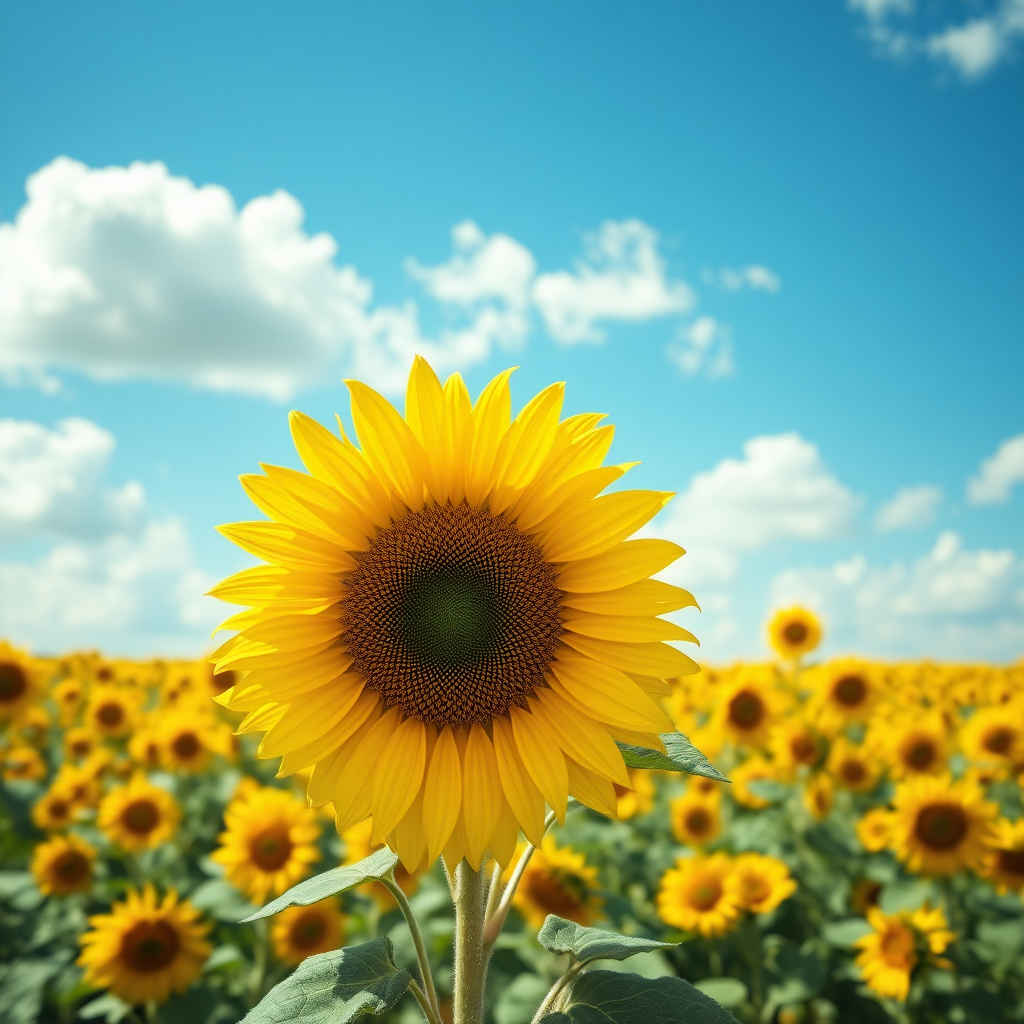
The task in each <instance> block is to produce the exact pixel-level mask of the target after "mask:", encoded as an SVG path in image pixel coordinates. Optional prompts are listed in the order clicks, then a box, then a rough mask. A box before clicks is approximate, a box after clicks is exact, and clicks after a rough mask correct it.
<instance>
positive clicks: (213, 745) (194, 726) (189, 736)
mask: <svg viewBox="0 0 1024 1024" xmlns="http://www.w3.org/2000/svg"><path fill="white" fill-rule="evenodd" d="M157 735H158V737H159V743H160V750H161V755H162V759H163V763H164V765H165V766H166V767H167V768H170V769H171V770H173V771H187V772H199V771H202V770H203V769H204V768H205V767H206V765H207V764H208V763H209V760H210V757H211V756H212V755H213V754H216V753H221V752H222V751H223V750H224V743H223V738H222V731H221V730H220V729H219V728H218V723H217V722H215V721H214V720H213V718H212V717H211V716H209V715H204V714H201V713H196V712H194V711H189V710H187V709H182V710H180V711H173V712H171V713H170V714H168V715H166V716H165V717H163V718H162V720H161V721H160V724H159V726H158V728H157Z"/></svg>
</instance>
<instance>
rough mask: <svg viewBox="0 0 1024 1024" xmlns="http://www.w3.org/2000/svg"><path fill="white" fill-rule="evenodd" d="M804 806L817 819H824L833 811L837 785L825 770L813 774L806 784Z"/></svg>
mask: <svg viewBox="0 0 1024 1024" xmlns="http://www.w3.org/2000/svg"><path fill="white" fill-rule="evenodd" d="M803 798H804V807H806V808H807V810H808V812H809V813H810V815H811V817H812V818H814V820H815V821H822V820H823V819H825V818H827V817H828V816H829V815H830V814H831V813H832V804H833V802H834V799H835V787H834V786H833V784H832V779H831V777H830V776H828V775H826V774H825V773H824V772H818V773H817V774H816V775H812V776H811V777H810V778H809V779H808V780H807V783H806V784H805V785H804V793H803Z"/></svg>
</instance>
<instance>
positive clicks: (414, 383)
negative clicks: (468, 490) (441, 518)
mask: <svg viewBox="0 0 1024 1024" xmlns="http://www.w3.org/2000/svg"><path fill="white" fill-rule="evenodd" d="M444 413H445V408H444V391H443V389H442V388H441V382H440V381H439V380H438V379H437V374H436V373H434V370H433V368H432V367H431V365H430V363H428V362H427V361H426V359H424V358H423V357H422V356H416V358H415V359H414V360H413V364H412V369H411V370H410V371H409V383H408V385H407V387H406V391H405V420H406V422H407V423H408V424H409V429H410V430H411V431H412V432H413V434H415V435H416V438H417V440H418V441H419V442H420V444H421V445H422V446H423V451H424V454H425V457H426V461H425V465H426V467H427V468H428V472H427V475H426V483H427V487H428V488H429V490H430V493H431V494H433V496H434V499H435V500H436V501H439V502H444V501H446V500H447V499H448V491H447V487H442V486H441V484H442V481H445V482H446V481H447V473H446V469H447V466H446V461H447V459H446V456H447V454H448V453H447V452H446V450H445V449H446V448H447V443H446V438H445V422H444Z"/></svg>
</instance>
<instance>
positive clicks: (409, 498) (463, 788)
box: [211, 359, 697, 872]
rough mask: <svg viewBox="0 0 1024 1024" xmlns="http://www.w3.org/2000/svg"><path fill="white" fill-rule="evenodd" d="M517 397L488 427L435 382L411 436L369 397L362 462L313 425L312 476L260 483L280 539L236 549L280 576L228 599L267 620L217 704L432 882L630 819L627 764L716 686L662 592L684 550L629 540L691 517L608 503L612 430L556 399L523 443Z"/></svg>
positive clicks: (542, 399) (461, 387) (497, 388)
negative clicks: (602, 818) (587, 811)
mask: <svg viewBox="0 0 1024 1024" xmlns="http://www.w3.org/2000/svg"><path fill="white" fill-rule="evenodd" d="M508 381H509V373H503V374H501V375H500V376H499V377H497V378H495V380H493V381H492V382H491V383H490V384H489V385H488V386H487V387H486V388H485V389H484V392H483V394H482V395H481V396H480V398H479V399H478V400H477V402H476V403H475V404H473V403H472V402H471V401H470V398H469V394H468V392H467V391H466V387H465V384H464V383H463V382H462V379H461V377H459V376H458V375H454V376H452V377H451V378H449V380H448V381H447V382H446V383H445V384H444V385H443V386H442V384H441V383H440V381H439V380H438V379H437V377H436V376H435V374H434V372H433V371H432V370H431V368H430V367H429V365H428V364H427V363H426V362H424V361H423V360H422V359H417V360H416V362H415V364H414V366H413V368H412V372H411V374H410V378H409V386H408V392H407V396H406V408H405V416H404V417H403V416H401V415H400V414H399V413H398V412H397V411H396V410H395V409H394V408H393V407H392V406H391V405H390V404H389V403H388V402H387V401H386V400H385V399H384V398H382V397H381V396H380V395H378V394H377V393H376V392H374V391H372V390H371V389H370V388H368V387H366V386H365V385H363V384H360V383H358V382H356V381H350V382H349V391H350V394H351V398H352V417H353V421H354V423H355V428H356V433H357V435H358V441H359V445H358V446H357V445H356V444H355V443H354V442H353V441H352V440H350V439H349V438H348V437H347V436H346V435H345V433H344V431H342V432H341V433H340V436H339V435H335V434H332V433H330V432H329V431H328V430H326V429H325V428H324V427H322V426H320V425H319V424H317V423H316V422H315V421H313V420H311V419H309V418H308V417H306V416H303V415H301V414H299V413H293V414H292V416H291V427H292V436H293V439H294V441H295V445H296V448H297V449H298V453H299V456H300V457H301V459H302V461H303V463H304V464H305V466H306V469H307V470H308V472H307V473H299V472H295V471H293V470H290V469H284V468H280V467H276V466H264V467H263V468H264V473H263V474H260V475H255V474H254V475H251V476H246V477H243V479H242V483H243V486H244V487H245V489H246V491H247V492H248V494H249V496H250V497H251V498H252V500H253V502H254V503H255V504H256V505H257V507H258V508H259V509H260V510H261V511H262V512H263V513H264V514H265V515H266V516H267V517H268V520H266V521H260V522H251V523H239V524H234V525H232V526H227V527H223V528H222V532H223V533H224V534H225V535H226V536H227V537H229V538H230V539H231V540H233V541H235V542H236V543H237V544H239V545H240V546H242V547H243V548H245V549H246V550H247V551H249V552H250V553H252V554H254V555H256V556H257V557H259V558H262V559H263V560H264V562H265V563H266V564H264V565H261V566H258V567H255V568H252V569H247V570H245V571H243V572H241V573H238V574H236V575H235V576H233V577H231V578H230V579H228V580H225V581H224V582H223V583H221V584H220V585H219V586H217V587H216V588H214V590H213V594H214V595H215V596H217V597H220V598H222V599H224V600H227V601H231V602H233V603H235V604H240V605H243V606H245V609H246V610H244V611H242V612H239V613H238V614H236V615H234V616H232V617H231V618H230V619H228V620H227V622H226V623H225V624H224V627H223V628H226V629H231V630H237V633H236V635H235V636H233V637H232V638H231V639H229V640H228V641H227V642H226V643H224V644H222V645H221V647H220V648H219V649H218V650H217V651H216V652H214V654H213V655H212V656H211V661H212V663H213V665H214V667H215V669H216V671H217V673H219V674H223V673H226V672H229V671H231V672H236V673H238V675H237V678H235V679H233V680H232V685H231V686H230V687H228V688H227V689H226V690H225V691H224V693H223V694H222V695H221V696H220V697H218V698H217V700H218V702H219V703H221V704H222V705H223V706H226V707H228V708H229V709H233V710H237V711H243V712H247V713H248V714H247V717H246V718H245V720H244V721H243V722H242V723H241V725H240V726H239V732H242V733H245V732H263V733H265V735H264V737H263V740H262V743H261V745H260V751H259V752H260V756H262V757H281V758H282V763H281V771H280V774H282V775H288V774H291V773H294V772H297V771H301V770H304V769H308V768H312V774H311V776H310V780H309V784H308V795H309V798H310V800H311V802H312V804H313V805H314V806H323V805H325V804H328V803H333V804H334V808H335V811H336V824H337V827H338V829H339V831H341V832H344V831H345V830H347V829H348V828H350V827H352V826H353V825H356V824H358V823H359V822H361V821H364V820H366V819H368V818H372V821H373V825H372V829H373V834H372V841H373V842H374V843H377V842H381V841H385V840H386V841H387V842H388V843H389V845H391V846H392V847H393V848H394V849H396V851H397V852H398V854H399V856H400V857H401V859H402V863H403V864H404V865H405V866H406V868H407V869H408V870H409V871H412V872H415V871H417V870H419V869H421V868H423V867H424V866H426V865H427V864H428V863H430V862H431V861H433V860H434V859H436V858H437V856H439V855H443V856H444V857H445V859H446V860H447V861H448V862H449V863H457V862H458V861H459V860H461V859H463V858H465V859H466V860H468V862H469V863H470V864H471V865H472V866H473V867H474V868H479V866H480V864H481V862H482V860H483V858H484V856H485V854H486V852H487V851H488V850H490V852H491V853H492V854H493V855H494V856H495V857H496V858H497V859H498V860H499V862H501V863H502V864H504V863H506V862H507V861H508V860H509V859H510V858H511V857H512V855H513V853H514V850H515V846H516V841H517V837H518V834H519V831H520V829H522V831H523V832H524V833H525V834H526V836H527V837H528V838H529V839H530V840H531V841H532V842H533V843H534V844H539V843H540V841H541V837H542V834H543V821H544V814H545V805H547V806H549V807H551V808H552V809H553V810H554V811H555V812H556V815H557V816H558V817H559V819H562V818H563V817H564V813H565V808H566V803H567V799H568V796H569V795H570V794H571V795H573V796H575V797H576V798H577V799H579V800H580V801H581V802H583V803H585V804H587V805H588V806H590V807H593V808H595V809H596V810H599V811H601V812H602V813H604V814H608V815H611V816H614V815H615V813H616V806H617V799H616V791H615V789H614V786H616V785H618V786H621V787H629V786H630V779H629V776H628V774H627V772H626V769H625V765H624V764H623V761H622V757H621V754H620V753H619V751H618V748H617V747H616V744H615V741H616V740H622V741H626V742H630V743H639V744H641V745H643V746H647V747H655V748H658V747H660V745H661V741H660V739H659V738H658V735H659V733H660V732H663V731H665V730H666V729H668V728H670V727H671V723H670V721H669V720H668V718H667V717H666V715H665V713H664V711H663V710H662V708H661V707H660V705H659V703H658V702H659V700H660V698H661V697H662V696H664V695H665V694H666V693H667V692H669V691H670V687H668V686H667V684H666V683H665V682H664V680H666V679H675V678H678V677H680V676H683V675H686V674H689V673H692V672H696V671H697V666H696V664H695V663H694V662H693V661H691V660H690V659H689V658H688V657H686V655H684V654H682V653H681V652H680V651H679V650H678V649H676V648H675V647H671V646H669V645H668V644H667V643H666V641H669V640H690V641H692V640H693V639H694V638H693V637H692V635H691V634H690V633H688V632H687V631H686V630H683V629H681V628H680V627H679V626H676V625H675V624H673V623H671V622H669V621H668V620H666V619H664V618H662V616H663V615H664V614H665V613H667V612H670V611H674V610H677V609H680V608H685V607H688V606H692V605H693V604H694V603H695V602H694V600H693V598H692V597H691V596H690V595H689V594H688V593H686V592H685V591H682V590H679V589H678V588H676V587H672V586H670V585H668V584H666V583H662V582H659V581H655V580H653V579H651V578H650V577H651V576H652V575H653V574H654V573H656V572H659V571H660V570H661V569H663V568H665V567H666V566H667V565H668V564H670V563H671V562H672V561H674V560H675V559H676V558H678V557H679V556H680V555H681V554H682V549H680V548H678V547H677V546H676V545H674V544H670V543H668V542H665V541H659V540H653V539H644V540H629V539H628V538H629V537H630V536H631V535H632V534H633V533H634V532H635V531H636V530H638V529H639V528H640V527H641V526H643V525H644V524H646V523H647V522H648V521H649V520H650V519H651V518H652V517H653V516H654V515H656V514H657V512H658V511H660V510H661V508H662V507H664V505H665V503H666V501H667V500H668V498H669V497H670V495H667V494H664V493H661V492H651V491H616V492H614V493H611V494H602V491H604V490H605V489H606V488H607V487H609V486H610V485H611V484H613V483H615V482H616V481H617V480H618V479H619V478H620V477H621V476H622V475H623V474H624V473H625V471H626V470H627V469H628V468H630V467H629V466H602V462H603V460H604V457H605V455H606V454H607V452H608V448H609V446H610V444H611V440H612V428H611V427H608V426H602V425H601V422H600V421H601V419H602V418H603V417H601V416H598V415H591V414H584V415H578V416H570V417H568V418H566V419H560V412H561V406H562V398H563V392H564V388H563V386H562V385H552V386H551V387H549V388H547V389H546V390H544V391H543V392H541V393H540V394H539V395H537V396H536V397H535V398H534V399H533V400H532V401H530V402H529V403H528V404H527V405H526V407H525V408H524V409H523V411H522V412H521V413H520V414H519V415H518V416H517V417H516V418H515V419H514V420H512V419H511V415H510V410H511V395H510V391H509V383H508Z"/></svg>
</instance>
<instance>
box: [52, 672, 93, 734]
mask: <svg viewBox="0 0 1024 1024" xmlns="http://www.w3.org/2000/svg"><path fill="white" fill-rule="evenodd" d="M84 695H85V687H84V686H83V685H82V681H81V679H62V680H61V681H60V682H59V683H56V684H55V685H54V687H53V689H52V690H51V691H50V696H51V697H52V698H53V702H54V704H56V705H57V710H58V714H59V717H60V724H61V725H63V726H65V727H67V726H69V725H71V724H72V722H74V720H75V719H76V718H77V717H78V712H79V710H80V709H81V707H82V698H83V696H84Z"/></svg>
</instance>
